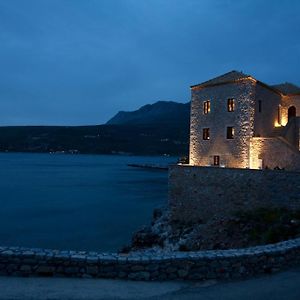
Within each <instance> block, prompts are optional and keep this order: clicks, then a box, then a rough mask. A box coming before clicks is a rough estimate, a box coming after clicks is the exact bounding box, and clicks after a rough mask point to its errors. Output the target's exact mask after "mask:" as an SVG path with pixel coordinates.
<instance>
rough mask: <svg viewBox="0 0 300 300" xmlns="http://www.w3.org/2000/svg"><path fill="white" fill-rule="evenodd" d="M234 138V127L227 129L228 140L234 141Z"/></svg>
mask: <svg viewBox="0 0 300 300" xmlns="http://www.w3.org/2000/svg"><path fill="white" fill-rule="evenodd" d="M233 138H234V127H227V139H229V140H232V139H233Z"/></svg>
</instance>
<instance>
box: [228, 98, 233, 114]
mask: <svg viewBox="0 0 300 300" xmlns="http://www.w3.org/2000/svg"><path fill="white" fill-rule="evenodd" d="M234 108H235V103H234V99H233V98H229V99H228V100H227V110H228V111H230V112H232V111H234Z"/></svg>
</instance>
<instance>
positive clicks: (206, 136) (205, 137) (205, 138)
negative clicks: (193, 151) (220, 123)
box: [203, 128, 209, 140]
mask: <svg viewBox="0 0 300 300" xmlns="http://www.w3.org/2000/svg"><path fill="white" fill-rule="evenodd" d="M203 139H204V140H209V128H203Z"/></svg>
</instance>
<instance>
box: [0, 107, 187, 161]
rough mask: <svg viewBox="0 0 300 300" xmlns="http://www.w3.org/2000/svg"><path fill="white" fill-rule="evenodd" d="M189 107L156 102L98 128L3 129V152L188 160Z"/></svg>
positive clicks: (0, 142) (0, 146)
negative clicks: (136, 156)
mask: <svg viewBox="0 0 300 300" xmlns="http://www.w3.org/2000/svg"><path fill="white" fill-rule="evenodd" d="M188 139H189V103H187V104H180V103H175V102H162V101H160V102H157V103H155V104H152V105H146V106H144V107H142V108H140V109H139V110H137V111H134V112H127V113H125V112H123V113H118V114H117V115H116V116H115V117H113V118H112V119H111V120H110V121H109V122H108V123H107V124H104V125H95V126H10V127H0V152H44V153H49V152H59V153H85V154H134V155H162V154H170V155H176V156H186V155H187V153H188Z"/></svg>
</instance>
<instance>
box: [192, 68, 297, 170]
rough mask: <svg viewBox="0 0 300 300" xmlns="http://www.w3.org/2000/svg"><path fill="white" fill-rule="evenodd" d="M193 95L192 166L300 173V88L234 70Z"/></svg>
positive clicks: (215, 79)
mask: <svg viewBox="0 0 300 300" xmlns="http://www.w3.org/2000/svg"><path fill="white" fill-rule="evenodd" d="M191 91H192V102H191V131H190V155H189V164H190V165H191V166H220V167H229V168H249V169H266V168H269V169H274V168H284V169H286V170H300V151H299V150H300V88H299V87H297V86H295V85H292V84H289V83H284V84H279V85H273V86H271V85H267V84H265V83H263V82H261V81H259V80H257V79H255V78H253V77H252V76H250V75H245V74H243V73H241V72H237V71H232V72H229V73H226V74H224V75H222V76H219V77H216V78H214V79H211V80H209V81H206V82H203V83H201V84H197V85H194V86H192V87H191Z"/></svg>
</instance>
